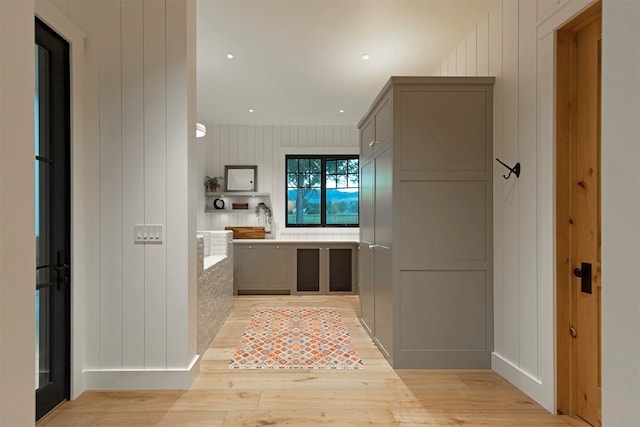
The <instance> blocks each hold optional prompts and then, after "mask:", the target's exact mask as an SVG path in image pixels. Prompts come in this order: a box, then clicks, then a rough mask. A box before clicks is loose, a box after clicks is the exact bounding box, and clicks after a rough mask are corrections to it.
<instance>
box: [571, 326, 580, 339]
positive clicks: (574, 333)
mask: <svg viewBox="0 0 640 427" xmlns="http://www.w3.org/2000/svg"><path fill="white" fill-rule="evenodd" d="M569 335H571V336H572V337H573V338H575V337H577V336H578V332H576V328H574V327H573V326H569Z"/></svg>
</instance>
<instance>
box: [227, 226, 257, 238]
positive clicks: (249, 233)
mask: <svg viewBox="0 0 640 427" xmlns="http://www.w3.org/2000/svg"><path fill="white" fill-rule="evenodd" d="M224 229H225V230H231V231H233V238H234V239H264V235H265V231H264V227H225V228H224Z"/></svg>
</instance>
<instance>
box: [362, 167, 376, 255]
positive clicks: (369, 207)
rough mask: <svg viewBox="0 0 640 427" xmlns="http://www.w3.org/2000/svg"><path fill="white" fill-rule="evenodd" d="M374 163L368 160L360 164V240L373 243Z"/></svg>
mask: <svg viewBox="0 0 640 427" xmlns="http://www.w3.org/2000/svg"><path fill="white" fill-rule="evenodd" d="M374 165H375V163H374V161H373V159H369V160H367V161H364V162H363V161H361V163H360V240H363V241H365V242H367V243H373V242H374V239H375V238H374V234H373V225H374V224H373V218H374V206H375V205H374V199H373V196H374V195H373V190H374Z"/></svg>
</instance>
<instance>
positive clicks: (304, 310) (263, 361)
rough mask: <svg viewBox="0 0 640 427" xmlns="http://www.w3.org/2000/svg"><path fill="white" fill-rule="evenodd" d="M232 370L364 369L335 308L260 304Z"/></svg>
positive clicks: (252, 317)
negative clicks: (266, 305)
mask: <svg viewBox="0 0 640 427" xmlns="http://www.w3.org/2000/svg"><path fill="white" fill-rule="evenodd" d="M229 369H364V364H363V363H362V359H360V357H359V356H358V351H357V350H356V348H355V346H354V345H353V342H352V341H351V337H350V336H349V331H347V328H346V327H345V326H344V323H343V322H342V318H341V317H340V312H339V311H338V309H337V308H334V307H258V308H257V309H256V311H255V312H254V313H253V316H251V320H250V321H249V326H247V329H246V330H245V331H244V335H243V336H242V339H241V340H240V343H239V344H238V347H237V348H236V353H235V355H234V356H233V358H232V359H231V362H230V363H229Z"/></svg>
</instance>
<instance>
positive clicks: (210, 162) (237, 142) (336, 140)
mask: <svg viewBox="0 0 640 427" xmlns="http://www.w3.org/2000/svg"><path fill="white" fill-rule="evenodd" d="M207 129H208V131H207V135H206V136H205V137H203V138H200V139H198V141H197V143H196V147H197V153H198V156H197V157H198V163H197V170H198V177H199V179H200V180H201V182H204V181H203V180H204V177H205V176H224V167H225V165H257V166H258V191H259V192H261V193H262V192H266V193H270V201H271V205H272V209H273V214H274V220H275V222H276V226H277V227H278V229H277V230H276V235H277V236H278V237H289V238H305V239H306V238H309V239H310V238H313V237H320V236H322V237H326V238H334V239H342V238H344V239H348V238H352V239H354V240H356V239H357V238H358V230H357V229H344V228H333V229H326V230H318V229H314V228H308V229H299V228H298V229H295V230H285V228H284V215H285V212H284V206H285V203H286V200H285V181H284V156H285V154H288V153H292V154H293V153H305V154H329V153H337V154H342V153H347V152H348V153H354V154H357V153H358V151H359V139H358V138H359V136H358V135H359V134H358V130H357V128H356V127H355V126H279V125H277V126H275V125H274V126H263V125H210V126H207ZM201 188H202V189H203V191H204V186H201ZM203 191H200V192H199V194H200V196H199V199H198V229H199V230H220V229H223V228H224V227H225V226H227V225H237V226H244V225H258V222H257V218H256V217H255V214H254V209H253V208H254V207H255V204H256V203H258V200H257V199H256V200H249V204H250V205H249V210H248V211H247V212H246V213H235V212H233V213H224V214H219V213H205V212H204V208H205V197H204V193H203ZM243 201H246V200H243ZM226 203H227V204H228V203H230V202H229V201H227V202H226Z"/></svg>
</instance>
